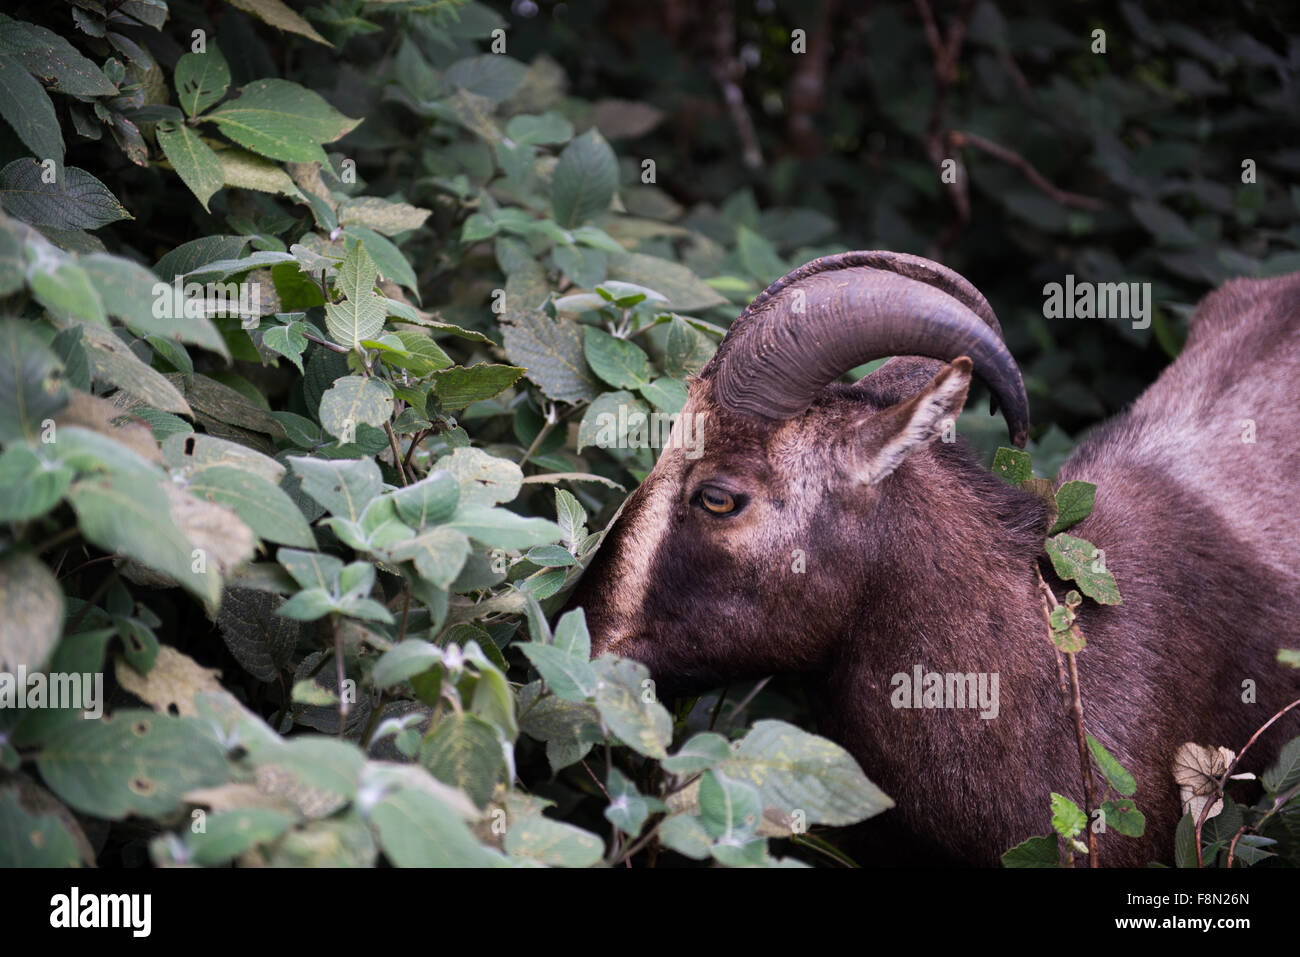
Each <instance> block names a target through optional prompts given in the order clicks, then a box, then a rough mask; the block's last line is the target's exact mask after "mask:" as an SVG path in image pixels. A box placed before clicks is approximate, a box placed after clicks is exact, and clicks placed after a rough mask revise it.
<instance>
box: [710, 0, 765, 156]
mask: <svg viewBox="0 0 1300 957" xmlns="http://www.w3.org/2000/svg"><path fill="white" fill-rule="evenodd" d="M716 10H717V19H716V21H715V24H714V27H715V28H714V32H713V53H714V56H715V57H716V59H715V60H714V63H713V78H714V79H715V80H717V83H718V86H720V87H721V88H722V98H723V100H724V101H725V102H726V104H727V111H728V112H729V113H730V114H731V125H732V126H734V127H735V128H736V135H737V136H739V137H740V148H741V158H742V160H743V161H744V163H745V166H746V167H747V168H748V169H751V170H760V169H762V168H763V152H762V150H761V149H759V146H758V133H757V132H756V131H755V129H754V121H753V120H752V119H751V118H750V116H749V111H748V110H747V109H746V108H745V94H744V93H742V92H741V90H740V84H739V82H737V81H739V79H740V77H741V75H742V74H743V73H744V72H745V68H744V65H743V64H742V63H741V62H740V60H739V59H738V58H737V57H736V56H735V55H734V54H733V53H732V47H733V46H734V45H735V35H736V12H735V7H734V5H733V3H732V2H731V0H722V2H720V3H718V5H717V8H716Z"/></svg>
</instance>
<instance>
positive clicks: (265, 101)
mask: <svg viewBox="0 0 1300 957" xmlns="http://www.w3.org/2000/svg"><path fill="white" fill-rule="evenodd" d="M204 119H205V120H210V121H212V122H214V123H216V124H217V126H218V127H219V128H220V129H221V132H223V133H225V134H226V135H227V136H229V137H230V138H231V139H232V140H234V141H235V142H236V143H238V144H239V145H241V146H244V147H246V148H248V149H250V150H253V151H254V152H255V153H261V154H262V155H263V156H269V157H270V158H271V159H278V160H290V161H292V162H295V163H311V162H321V163H324V162H325V155H324V152H323V151H322V150H321V148H320V144H321V143H332V142H334V141H335V140H337V139H339V138H340V137H341V136H343V135H344V134H345V133H348V132H349V131H350V130H352V129H353V128H354V127H356V125H357V124H358V123H360V122H361V121H360V120H354V119H351V118H349V117H346V116H344V115H343V114H342V113H340V112H339V111H338V110H336V109H334V107H332V106H330V105H329V104H328V103H327V102H325V100H324V99H323V98H322V97H321V96H320V94H318V93H315V92H313V91H312V90H308V89H306V88H305V87H302V86H299V85H298V84H296V83H290V82H288V81H287V80H274V79H272V80H257V81H255V82H253V83H250V84H248V85H247V86H245V87H244V88H243V89H242V91H241V93H240V95H239V97H238V98H237V99H235V100H232V101H231V102H229V103H225V104H223V105H222V106H220V107H218V108H217V109H215V110H213V111H212V112H211V113H208V114H207V115H206V116H205V117H204Z"/></svg>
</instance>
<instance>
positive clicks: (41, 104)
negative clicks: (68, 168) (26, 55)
mask: <svg viewBox="0 0 1300 957" xmlns="http://www.w3.org/2000/svg"><path fill="white" fill-rule="evenodd" d="M0 117H3V118H4V120H5V122H7V123H8V124H9V125H10V126H12V127H13V130H14V132H15V133H17V134H18V138H19V139H20V140H22V142H23V145H24V146H26V147H27V149H28V150H30V151H31V153H32V155H33V156H35V157H36V158H37V159H38V160H44V159H52V160H54V168H55V170H56V172H57V173H58V175H60V176H62V175H63V174H62V170H63V134H62V133H61V132H60V130H59V120H58V117H57V116H56V115H55V113H54V104H53V103H52V102H50V95H49V94H48V93H46V92H45V87H43V86H41V84H40V83H39V82H38V81H37V80H36V79H35V78H34V77H33V76H32V75H31V74H30V73H28V72H27V70H26V69H24V68H23V66H22V65H21V64H20V63H19V61H18V58H17V57H12V56H0Z"/></svg>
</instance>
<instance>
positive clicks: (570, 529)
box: [555, 488, 587, 552]
mask: <svg viewBox="0 0 1300 957" xmlns="http://www.w3.org/2000/svg"><path fill="white" fill-rule="evenodd" d="M555 521H556V522H557V523H558V524H559V526H560V529H561V531H563V532H564V539H563V541H564V545H565V547H566V548H567V549H568V550H569V551H571V552H577V550H578V547H579V546H580V545H581V544H582V543H583V541H584V540H585V539H586V537H587V526H586V521H587V510H586V509H585V508H583V507H582V503H581V502H579V501H578V500H577V499H576V498H574V496H573V493H572V492H567V491H565V490H564V489H562V488H557V489H556V490H555Z"/></svg>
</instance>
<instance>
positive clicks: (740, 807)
mask: <svg viewBox="0 0 1300 957" xmlns="http://www.w3.org/2000/svg"><path fill="white" fill-rule="evenodd" d="M762 815H763V805H762V799H761V798H760V796H759V793H758V788H756V787H754V786H753V785H752V784H749V783H747V782H745V781H734V780H732V779H731V778H728V777H727V776H726V775H723V774H718V773H716V772H714V771H705V772H704V774H703V776H702V777H701V778H700V823H701V824H703V825H704V829H705V830H706V831H708V833H709V834H710V835H711V836H712V837H713V838H714V839H715V840H717V841H719V842H721V843H725V844H733V845H739V844H744V843H746V842H747V841H748V839H749V838H751V837H752V836H753V834H754V832H755V830H757V828H758V823H759V820H760V819H761V818H762Z"/></svg>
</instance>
